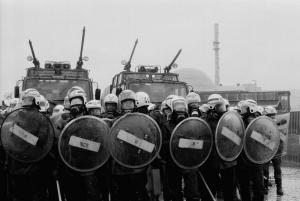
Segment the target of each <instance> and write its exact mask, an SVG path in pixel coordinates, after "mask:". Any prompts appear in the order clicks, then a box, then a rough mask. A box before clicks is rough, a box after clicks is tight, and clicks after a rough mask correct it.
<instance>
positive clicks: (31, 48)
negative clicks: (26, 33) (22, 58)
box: [27, 40, 40, 68]
mask: <svg viewBox="0 0 300 201" xmlns="http://www.w3.org/2000/svg"><path fill="white" fill-rule="evenodd" d="M29 47H30V50H31V55H32V56H28V57H27V61H32V63H33V65H34V67H36V68H39V67H40V62H39V61H38V60H37V58H36V57H35V53H34V50H33V47H32V43H31V40H29Z"/></svg>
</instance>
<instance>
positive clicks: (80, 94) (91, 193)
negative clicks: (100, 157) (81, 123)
mask: <svg viewBox="0 0 300 201" xmlns="http://www.w3.org/2000/svg"><path fill="white" fill-rule="evenodd" d="M68 99H69V102H70V119H69V121H71V120H72V119H75V118H77V117H80V116H83V115H87V114H88V112H87V109H86V106H85V103H86V93H85V92H84V90H82V89H74V90H72V91H71V92H69V94H68ZM59 177H60V181H61V184H62V189H63V192H64V194H65V197H66V199H67V200H70V201H77V200H78V201H100V200H101V193H100V190H99V181H98V177H97V175H96V173H95V172H87V173H80V172H77V171H74V170H73V169H71V168H69V167H67V166H66V165H65V164H63V163H62V162H60V164H59Z"/></svg>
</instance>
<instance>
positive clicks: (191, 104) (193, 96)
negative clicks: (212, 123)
mask: <svg viewBox="0 0 300 201" xmlns="http://www.w3.org/2000/svg"><path fill="white" fill-rule="evenodd" d="M185 99H186V101H187V104H188V109H189V115H190V116H191V117H201V111H200V109H199V108H200V102H201V98H200V96H199V94H197V93H195V92H190V93H188V95H187V96H186V98H185Z"/></svg>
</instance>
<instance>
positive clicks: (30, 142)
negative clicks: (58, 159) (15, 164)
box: [1, 108, 54, 163]
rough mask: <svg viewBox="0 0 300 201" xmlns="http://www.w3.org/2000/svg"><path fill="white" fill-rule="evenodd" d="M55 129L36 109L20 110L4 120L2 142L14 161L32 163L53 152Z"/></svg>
mask: <svg viewBox="0 0 300 201" xmlns="http://www.w3.org/2000/svg"><path fill="white" fill-rule="evenodd" d="M53 139H54V129H53V126H52V124H51V122H50V120H49V119H48V118H47V117H46V116H45V115H43V114H42V113H40V112H39V111H38V110H36V109H30V108H20V109H17V110H15V111H13V112H12V113H10V114H8V116H7V117H6V118H5V119H4V121H3V123H2V126H1V142H2V145H3V147H4V149H5V151H6V152H7V153H8V155H9V156H11V157H12V158H13V159H15V160H17V161H20V162H23V163H32V162H37V161H39V160H41V159H43V158H44V157H45V156H46V155H47V154H48V152H49V151H50V150H51V148H52V145H53Z"/></svg>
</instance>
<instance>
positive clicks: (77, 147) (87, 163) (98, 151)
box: [58, 115, 109, 172]
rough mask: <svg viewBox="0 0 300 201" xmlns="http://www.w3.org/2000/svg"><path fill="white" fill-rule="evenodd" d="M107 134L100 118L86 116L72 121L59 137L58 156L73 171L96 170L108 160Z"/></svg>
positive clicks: (106, 128)
mask: <svg viewBox="0 0 300 201" xmlns="http://www.w3.org/2000/svg"><path fill="white" fill-rule="evenodd" d="M108 133H109V127H108V125H107V124H106V123H105V122H104V121H103V120H101V119H100V118H97V117H94V116H89V115H88V116H82V117H78V118H76V119H73V120H72V121H70V122H69V123H68V124H67V125H66V126H65V127H64V129H63V130H62V132H61V134H60V136H59V140H58V151H59V155H60V157H61V158H62V160H63V162H64V163H65V164H66V165H67V166H68V167H70V168H71V169H73V170H75V171H78V172H89V171H93V170H96V169H98V168H99V167H101V166H102V165H104V164H105V162H106V161H107V160H108V158H109V148H108V146H109V137H108Z"/></svg>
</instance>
